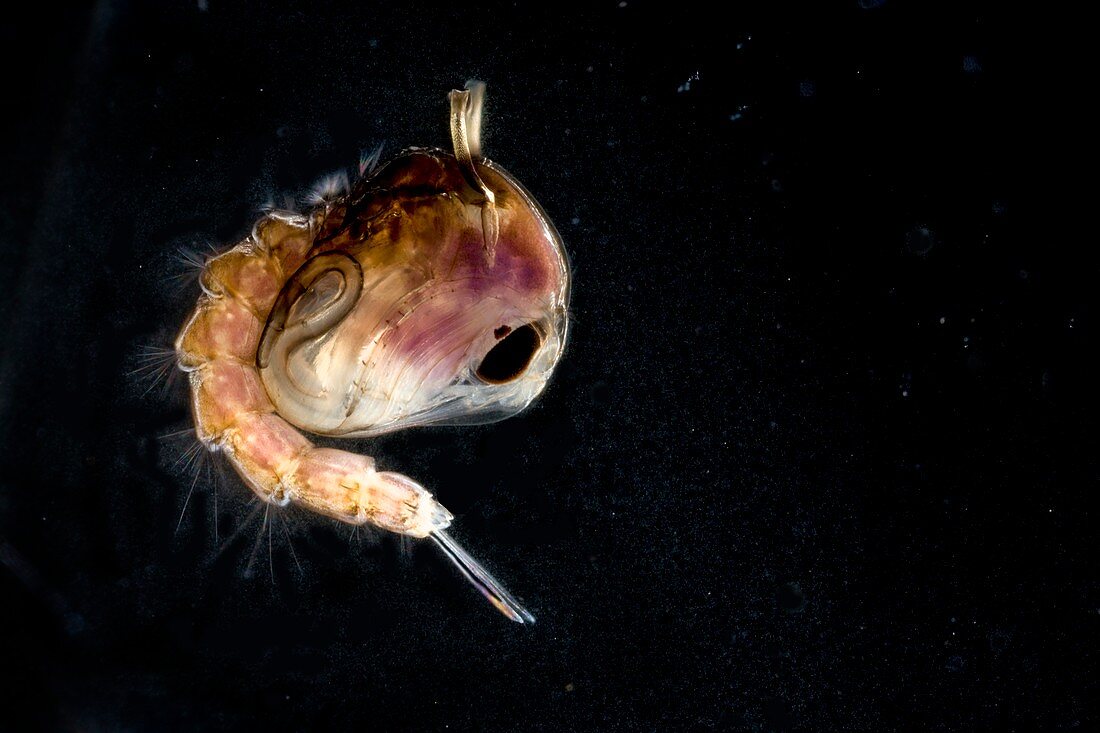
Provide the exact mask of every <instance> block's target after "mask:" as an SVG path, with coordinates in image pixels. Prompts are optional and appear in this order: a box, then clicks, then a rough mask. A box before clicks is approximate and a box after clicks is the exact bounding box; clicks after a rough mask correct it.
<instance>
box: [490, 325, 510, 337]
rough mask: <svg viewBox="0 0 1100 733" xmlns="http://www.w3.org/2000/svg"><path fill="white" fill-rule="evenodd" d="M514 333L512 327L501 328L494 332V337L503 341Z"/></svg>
mask: <svg viewBox="0 0 1100 733" xmlns="http://www.w3.org/2000/svg"><path fill="white" fill-rule="evenodd" d="M511 332H512V327H511V326H501V327H500V328H497V329H495V330H494V331H493V335H494V336H496V337H497V338H498V339H502V338H504V337H505V336H507V335H508V334H510V333H511Z"/></svg>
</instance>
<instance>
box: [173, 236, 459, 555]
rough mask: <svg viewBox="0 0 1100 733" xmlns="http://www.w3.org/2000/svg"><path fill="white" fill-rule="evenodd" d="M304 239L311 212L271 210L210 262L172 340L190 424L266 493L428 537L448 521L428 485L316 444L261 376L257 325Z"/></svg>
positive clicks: (296, 262)
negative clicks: (279, 409)
mask: <svg viewBox="0 0 1100 733" xmlns="http://www.w3.org/2000/svg"><path fill="white" fill-rule="evenodd" d="M311 243H312V236H311V233H310V224H309V221H308V220H306V219H304V218H299V219H290V218H282V217H278V216H269V217H267V218H265V219H264V220H262V221H261V222H260V224H258V225H257V227H256V229H255V230H254V232H253V235H252V237H251V238H249V239H248V240H246V241H245V242H243V243H241V244H240V245H238V246H237V247H235V248H233V249H232V250H230V251H229V252H226V253H225V254H223V255H221V256H219V257H217V258H215V259H213V260H211V261H210V262H209V263H208V264H207V266H206V269H205V270H204V272H203V275H202V280H201V283H202V287H203V291H204V294H203V295H202V297H201V298H200V299H199V302H198V305H197V306H196V308H195V310H194V311H193V313H192V314H191V317H190V318H189V320H188V322H187V325H186V326H185V327H184V329H183V331H182V332H181V333H180V335H179V337H178V339H177V341H176V352H177V356H178V359H179V363H180V367H181V368H182V369H184V370H185V371H187V372H189V376H190V383H191V401H192V409H193V412H194V416H195V427H196V433H197V435H198V437H199V440H200V441H202V443H203V444H204V445H206V446H207V447H208V448H209V449H210V450H221V451H224V452H225V454H226V455H227V456H228V458H229V461H230V462H231V463H232V465H233V467H234V468H235V469H236V471H237V472H238V473H239V474H240V475H241V477H242V478H243V479H244V481H245V482H246V483H247V484H248V486H249V488H251V489H252V490H253V491H254V492H255V493H256V494H257V495H258V496H259V497H260V498H261V499H263V500H265V501H268V502H271V503H274V504H278V505H286V504H289V503H294V504H297V505H300V506H302V507H304V508H306V509H309V510H310V511H313V512H316V513H318V514H323V515H325V516H329V517H333V518H335V519H338V520H340V521H342V522H347V523H349V524H363V523H368V522H369V523H371V524H375V525H377V526H379V527H382V528H383V529H387V530H390V531H393V532H398V533H401V534H407V535H411V536H414V537H425V536H427V535H428V534H429V533H431V532H433V531H436V530H439V529H443V528H445V527H447V526H448V525H449V524H450V522H451V515H450V514H449V513H448V512H447V511H446V510H445V509H443V508H442V507H441V506H440V505H439V504H438V503H437V502H436V501H435V499H434V498H432V496H431V495H430V494H429V493H428V492H427V491H425V490H424V489H423V488H422V487H421V486H420V485H419V484H417V483H416V482H414V481H412V480H411V479H408V478H406V477H404V476H400V475H398V474H392V473H385V472H379V471H377V470H376V469H375V466H374V461H373V459H371V458H368V457H366V456H360V455H357V454H355V453H349V452H347V451H341V450H334V449H328V448H318V447H316V446H314V445H313V443H311V442H310V441H309V440H308V439H307V438H306V437H305V436H303V435H302V434H301V433H299V432H298V430H297V429H296V428H294V427H293V426H292V425H291V424H290V423H288V422H287V421H286V420H284V419H283V418H282V417H280V416H279V415H278V414H277V413H276V408H275V405H274V404H273V403H272V401H271V399H270V397H269V396H268V393H267V391H266V389H265V387H264V385H263V382H262V380H261V378H260V374H259V371H258V369H257V367H256V359H257V349H258V347H259V344H260V340H261V336H262V334H263V331H264V325H265V323H266V321H267V318H268V315H269V314H270V312H271V311H272V308H273V306H274V305H275V303H276V300H277V298H278V297H279V293H280V291H281V290H282V289H283V287H284V285H285V283H286V281H287V280H288V278H289V277H290V275H291V274H293V273H295V272H296V271H297V270H298V269H299V267H300V266H301V265H302V263H303V262H305V260H306V255H307V253H308V251H309V248H310V245H311Z"/></svg>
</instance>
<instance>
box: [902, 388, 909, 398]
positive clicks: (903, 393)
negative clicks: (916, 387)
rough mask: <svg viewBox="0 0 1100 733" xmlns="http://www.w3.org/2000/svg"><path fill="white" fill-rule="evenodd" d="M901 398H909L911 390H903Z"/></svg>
mask: <svg viewBox="0 0 1100 733" xmlns="http://www.w3.org/2000/svg"><path fill="white" fill-rule="evenodd" d="M901 396H902V397H908V396H909V390H907V389H903V390H902V391H901Z"/></svg>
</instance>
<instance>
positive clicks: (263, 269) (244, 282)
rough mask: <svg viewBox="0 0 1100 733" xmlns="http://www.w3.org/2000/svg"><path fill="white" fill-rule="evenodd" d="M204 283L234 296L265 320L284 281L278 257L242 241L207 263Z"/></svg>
mask: <svg viewBox="0 0 1100 733" xmlns="http://www.w3.org/2000/svg"><path fill="white" fill-rule="evenodd" d="M202 285H203V287H204V288H206V289H207V290H208V291H210V292H212V293H218V294H222V295H228V296H230V297H232V298H235V299H236V300H238V301H239V302H241V303H243V304H244V305H245V306H246V307H247V308H248V309H249V310H250V311H252V313H253V314H255V315H256V317H257V318H259V319H260V320H266V319H267V314H268V313H269V312H270V311H271V304H272V303H274V302H275V296H277V295H278V294H279V288H280V287H282V281H281V278H280V272H279V264H278V262H277V261H276V260H274V259H273V258H270V257H265V256H262V255H261V254H259V253H257V252H254V251H253V248H252V247H251V246H249V245H241V246H237V247H235V248H233V249H231V250H229V251H228V252H226V253H225V254H223V255H221V256H219V257H215V258H214V259H212V260H211V261H210V262H208V263H207V265H206V269H205V270H203V273H202Z"/></svg>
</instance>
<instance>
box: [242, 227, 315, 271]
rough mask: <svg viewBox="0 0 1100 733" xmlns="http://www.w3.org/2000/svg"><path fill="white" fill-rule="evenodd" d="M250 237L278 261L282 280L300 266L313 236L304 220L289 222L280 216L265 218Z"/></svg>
mask: <svg viewBox="0 0 1100 733" xmlns="http://www.w3.org/2000/svg"><path fill="white" fill-rule="evenodd" d="M252 237H253V239H255V240H256V242H257V243H258V244H259V245H260V246H261V247H263V248H264V250H265V251H267V252H268V253H270V254H271V256H272V257H273V258H274V259H276V260H278V262H279V263H280V265H281V266H282V268H283V279H284V280H285V279H286V278H287V277H289V276H290V275H292V274H293V273H294V271H295V270H297V269H298V268H299V267H301V266H302V263H304V262H305V261H306V256H307V254H308V253H309V248H310V247H311V246H313V235H312V234H311V233H310V228H309V226H308V225H307V224H306V220H305V219H304V218H303V219H302V220H301V221H289V220H287V219H286V218H283V217H280V216H266V217H264V218H263V219H261V220H260V221H259V222H257V223H256V226H255V228H254V229H253V232H252Z"/></svg>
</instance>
